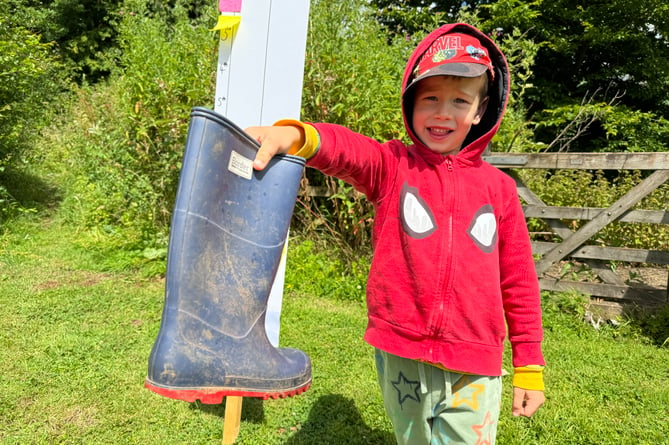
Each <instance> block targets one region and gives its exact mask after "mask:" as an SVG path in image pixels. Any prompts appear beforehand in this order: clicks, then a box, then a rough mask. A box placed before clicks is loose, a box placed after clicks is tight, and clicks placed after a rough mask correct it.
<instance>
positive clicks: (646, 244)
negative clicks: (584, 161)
mask: <svg viewBox="0 0 669 445" xmlns="http://www.w3.org/2000/svg"><path fill="white" fill-rule="evenodd" d="M520 175H521V176H522V178H523V181H524V182H525V184H526V185H527V186H528V187H529V188H530V189H531V190H532V191H533V192H534V193H536V195H537V196H539V198H541V200H542V201H543V202H544V203H546V205H549V206H562V207H594V208H607V207H609V206H611V205H612V204H613V203H614V202H615V201H616V200H618V199H620V198H621V197H623V196H624V195H625V194H626V193H627V192H629V191H630V190H631V189H632V187H634V186H635V185H637V184H638V183H639V182H640V181H641V179H642V174H641V172H639V171H628V170H622V171H620V172H616V173H615V175H614V176H610V175H609V176H607V175H606V174H605V173H604V172H603V171H595V172H591V171H587V170H569V169H561V170H555V171H552V170H551V171H549V170H541V169H536V170H530V169H526V170H523V171H522V172H520ZM667 202H669V184H663V185H662V186H660V187H658V188H657V189H656V190H655V191H654V192H653V193H651V194H650V195H648V196H646V197H645V198H644V199H642V200H641V201H640V202H639V203H638V204H637V205H636V206H635V207H634V208H637V209H643V210H662V211H664V210H666V209H667ZM564 222H565V223H566V224H567V226H569V227H570V228H572V229H573V230H578V228H580V227H581V226H582V225H583V224H585V222H587V221H564ZM528 227H529V229H530V231H531V232H545V231H547V230H548V228H547V227H546V226H545V223H544V222H543V221H539V220H535V219H530V220H528ZM591 243H594V244H598V245H604V246H609V247H630V248H639V249H658V248H660V249H661V248H662V247H661V246H668V245H669V228H668V227H667V225H666V224H640V223H638V224H631V223H624V222H614V223H611V224H609V225H607V226H606V227H604V228H602V230H600V231H599V232H597V238H596V239H593V240H591Z"/></svg>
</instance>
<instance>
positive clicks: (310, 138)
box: [274, 119, 320, 159]
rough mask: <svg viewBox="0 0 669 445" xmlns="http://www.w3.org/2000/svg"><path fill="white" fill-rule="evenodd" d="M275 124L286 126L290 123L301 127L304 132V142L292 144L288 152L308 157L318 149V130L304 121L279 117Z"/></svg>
mask: <svg viewBox="0 0 669 445" xmlns="http://www.w3.org/2000/svg"><path fill="white" fill-rule="evenodd" d="M274 125H275V126H288V125H292V126H293V127H298V128H301V129H302V131H303V132H304V144H302V145H301V146H300V144H299V143H296V144H293V146H292V147H290V149H289V150H288V154H291V155H295V156H300V157H302V158H305V159H309V158H310V157H312V156H313V155H314V154H316V152H317V151H318V147H319V146H320V138H319V136H318V131H316V129H315V128H314V127H313V126H311V125H309V124H305V123H304V122H300V121H298V120H295V119H281V120H279V121H276V122H275V123H274Z"/></svg>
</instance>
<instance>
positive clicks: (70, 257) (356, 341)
mask: <svg viewBox="0 0 669 445" xmlns="http://www.w3.org/2000/svg"><path fill="white" fill-rule="evenodd" d="M33 218H34V217H33ZM79 240H80V235H78V234H77V233H76V232H74V231H73V230H72V229H71V228H69V227H65V226H61V225H60V224H58V223H57V222H55V221H51V220H38V219H33V220H32V221H27V222H19V223H13V224H12V227H11V230H6V231H5V232H4V233H2V234H0V307H2V312H1V313H0V363H2V364H3V367H2V372H0V386H1V387H2V391H0V444H121V443H128V444H135V443H136V444H143V445H149V444H161V445H167V444H219V443H221V437H222V425H223V423H222V418H223V414H224V406H219V405H202V404H199V403H194V404H188V403H185V402H181V401H175V400H170V399H166V398H163V397H160V396H158V395H156V394H154V393H152V392H150V391H148V390H146V389H144V388H143V386H142V385H143V381H144V376H145V373H146V364H147V358H148V354H149V352H150V349H151V346H152V345H153V341H154V339H155V336H156V334H157V331H158V325H159V322H160V314H161V309H162V303H163V290H164V283H163V282H162V281H161V280H157V279H147V278H143V277H142V276H141V275H139V274H133V273H118V272H109V271H106V270H105V269H104V268H103V267H101V265H100V262H99V260H98V259H97V258H95V257H94V256H93V255H92V253H91V252H90V251H89V250H87V249H82V248H81V247H80V246H81V243H80V242H79ZM295 251H299V249H295ZM289 252H290V250H289ZM290 261H292V259H289V267H290V264H291V263H290ZM296 279H297V278H296ZM302 279H308V278H307V277H302ZM288 284H290V283H288ZM548 298H550V297H548ZM549 303H550V302H549ZM546 307H547V310H546V314H545V327H546V341H545V353H546V358H547V360H548V362H549V367H548V368H547V371H546V384H547V387H548V391H547V398H548V400H547V403H546V405H545V406H544V407H543V408H542V409H541V410H540V411H539V413H538V414H537V415H536V416H535V417H534V418H532V419H524V418H513V417H511V415H510V414H509V413H510V389H511V388H510V381H509V378H508V377H507V378H505V394H504V396H505V397H504V404H503V407H502V409H503V414H502V418H501V421H500V427H499V437H498V443H499V444H520V443H522V444H542V445H543V444H560V445H564V444H578V445H585V444H620V443H634V444H659V443H667V442H666V441H667V439H666V438H667V437H669V349H668V348H666V347H665V348H659V347H657V346H653V345H652V344H650V343H649V342H648V341H646V340H645V339H644V338H643V336H642V335H631V334H627V333H626V332H623V331H620V330H616V329H613V328H611V327H608V328H605V329H602V330H599V331H595V330H594V329H592V328H591V327H590V326H589V325H587V324H584V323H582V322H580V320H578V319H577V318H576V317H575V316H574V315H572V314H570V313H566V312H564V311H560V310H559V309H557V308H556V307H555V306H554V305H551V304H547V305H546ZM365 323H366V320H365V308H364V305H363V304H361V303H359V302H355V301H335V300H333V299H329V298H326V297H322V296H316V297H315V296H313V295H311V294H308V293H305V292H303V291H301V290H299V289H296V287H295V286H291V287H289V288H288V290H287V292H286V295H285V298H284V311H283V315H282V333H281V343H282V345H286V346H291V347H297V348H300V349H302V350H304V351H305V352H307V353H308V354H309V356H310V357H311V360H312V364H313V384H312V387H311V388H310V389H309V390H308V391H307V392H306V393H304V394H302V395H300V396H297V397H294V398H288V399H284V400H268V401H259V400H256V399H248V398H247V399H244V403H243V409H242V424H241V431H240V435H239V439H238V442H237V443H239V444H254V445H257V444H291V445H298V444H314V445H315V444H392V443H394V441H393V438H392V434H391V428H390V424H389V422H388V420H387V418H386V416H385V413H384V410H383V403H382V400H381V397H380V394H379V390H378V388H377V386H376V375H375V371H374V363H373V357H372V351H371V348H370V347H369V346H368V345H366V344H365V343H364V342H363V341H362V339H361V338H362V334H363V331H364V328H365ZM632 333H634V332H632ZM505 367H506V369H509V364H508V362H507V363H506V366H505Z"/></svg>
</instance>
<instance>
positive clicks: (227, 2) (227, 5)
mask: <svg viewBox="0 0 669 445" xmlns="http://www.w3.org/2000/svg"><path fill="white" fill-rule="evenodd" d="M218 10H219V11H220V12H242V0H218Z"/></svg>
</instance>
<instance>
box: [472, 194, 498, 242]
mask: <svg viewBox="0 0 669 445" xmlns="http://www.w3.org/2000/svg"><path fill="white" fill-rule="evenodd" d="M468 232H469V236H470V237H471V239H472V240H473V241H474V243H476V245H477V246H478V247H479V249H481V250H482V251H484V252H486V253H490V252H492V251H493V250H494V249H495V243H496V242H497V220H496V219H495V213H494V211H493V208H492V206H491V205H490V204H486V205H484V206H483V207H481V208H480V209H478V211H477V212H476V214H475V215H474V220H473V221H472V223H471V225H470V226H469V231H468Z"/></svg>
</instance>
